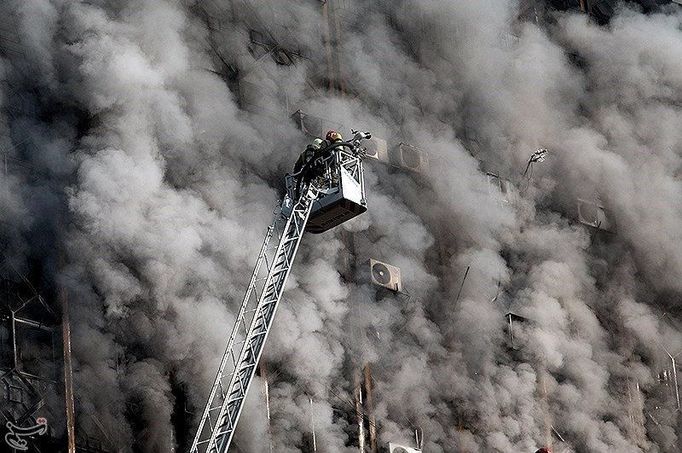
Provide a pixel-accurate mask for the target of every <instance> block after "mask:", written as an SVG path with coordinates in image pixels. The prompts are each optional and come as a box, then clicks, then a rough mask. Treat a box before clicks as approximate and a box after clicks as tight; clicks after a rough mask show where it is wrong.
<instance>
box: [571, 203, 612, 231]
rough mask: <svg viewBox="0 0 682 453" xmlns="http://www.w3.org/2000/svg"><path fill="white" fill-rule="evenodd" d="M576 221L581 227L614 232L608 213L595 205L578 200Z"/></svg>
mask: <svg viewBox="0 0 682 453" xmlns="http://www.w3.org/2000/svg"><path fill="white" fill-rule="evenodd" d="M578 221H579V222H580V223H582V224H583V225H587V226H591V227H593V228H598V229H600V230H604V231H609V232H614V231H615V225H614V223H613V222H612V221H611V220H610V216H609V213H608V211H607V210H606V209H605V208H604V207H603V206H600V205H599V204H597V203H594V202H592V201H587V200H582V199H580V198H578Z"/></svg>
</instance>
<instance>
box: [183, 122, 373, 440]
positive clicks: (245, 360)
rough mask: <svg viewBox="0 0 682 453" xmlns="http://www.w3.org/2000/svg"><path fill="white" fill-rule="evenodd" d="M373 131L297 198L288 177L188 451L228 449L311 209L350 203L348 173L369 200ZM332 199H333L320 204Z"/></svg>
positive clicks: (336, 154)
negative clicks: (366, 156)
mask: <svg viewBox="0 0 682 453" xmlns="http://www.w3.org/2000/svg"><path fill="white" fill-rule="evenodd" d="M369 137H370V135H369V134H368V133H362V132H360V133H356V134H355V137H354V138H353V140H352V141H350V142H342V143H336V144H334V145H333V154H332V155H331V158H330V159H328V160H325V161H324V162H325V169H324V171H322V172H321V173H320V176H318V177H317V178H314V179H313V180H312V181H310V182H309V183H306V184H305V185H304V187H303V190H302V191H301V194H300V196H298V199H294V195H293V194H294V191H293V189H292V188H291V184H290V183H291V177H288V178H287V180H288V185H289V186H290V187H289V188H290V190H289V193H288V194H287V195H286V196H285V197H284V201H283V203H282V206H281V208H280V209H279V210H278V211H277V212H276V214H275V219H274V220H273V222H272V224H271V225H270V227H269V228H268V231H267V234H266V235H265V240H264V241H263V245H262V246H261V249H260V252H259V254H258V259H257V260H256V265H255V268H254V270H253V274H252V275H251V280H250V282H249V286H248V288H247V290H246V294H245V295H244V299H243V301H242V304H241V307H240V309H239V312H238V314H237V317H236V320H235V323H234V327H233V329H232V332H231V334H230V337H229V340H228V344H227V348H226V349H225V353H224V354H223V357H222V359H221V361H220V367H219V368H218V373H217V374H216V377H215V381H214V383H213V387H212V388H211V392H210V394H209V398H208V402H207V404H206V407H205V408H204V411H203V414H202V417H201V420H200V422H199V427H198V429H197V433H196V436H195V437H194V441H193V442H192V447H191V449H190V453H225V452H227V450H228V448H229V446H230V443H231V441H232V437H233V435H234V431H235V428H236V426H237V421H238V420H239V416H240V414H241V411H242V409H243V407H244V399H245V398H246V394H247V392H248V390H249V387H250V385H251V382H252V380H253V376H254V374H255V371H256V367H257V366H258V361H259V360H260V357H261V354H262V352H263V346H264V345H265V341H266V339H267V336H268V333H269V331H270V327H271V326H272V321H273V319H274V317H275V312H276V311H277V306H278V304H279V301H280V300H281V298H282V294H283V292H284V286H285V284H286V281H287V278H288V277H289V273H290V272H291V269H292V266H293V264H294V258H295V257H296V252H297V251H298V246H299V244H300V243H301V238H302V237H303V234H304V232H305V229H306V225H307V224H308V219H309V218H310V217H311V213H313V216H315V215H317V214H319V215H328V212H329V209H334V208H335V207H336V208H338V207H339V206H342V205H343V206H346V205H347V204H348V203H347V202H348V200H347V199H345V198H344V194H343V180H344V178H346V180H349V181H351V183H350V184H351V185H352V184H354V185H355V186H357V187H356V189H357V192H358V193H357V194H356V195H357V196H358V197H359V198H361V199H362V203H364V202H365V200H364V182H363V180H362V157H361V156H362V153H363V151H364V150H362V149H361V148H360V140H363V139H366V138H369ZM344 175H346V176H344ZM346 184H349V183H348V182H346ZM330 199H331V200H332V202H331V204H328V205H327V206H326V207H325V206H322V205H321V202H324V201H325V200H326V201H329V200H330ZM351 204H352V203H351ZM329 206H331V208H329ZM339 209H342V210H340V211H334V212H340V215H341V216H346V218H352V217H353V216H355V215H357V214H356V213H355V212H351V211H347V210H343V209H345V208H339ZM363 209H365V208H364V205H363ZM273 238H277V241H272V239H273ZM273 242H276V245H273V244H272V243H273Z"/></svg>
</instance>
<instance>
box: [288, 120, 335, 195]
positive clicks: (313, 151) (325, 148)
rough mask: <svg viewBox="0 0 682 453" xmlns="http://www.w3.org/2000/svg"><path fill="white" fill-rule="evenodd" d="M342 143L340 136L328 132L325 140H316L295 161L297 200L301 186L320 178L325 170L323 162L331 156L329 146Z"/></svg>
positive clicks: (333, 132) (332, 131) (331, 131)
mask: <svg viewBox="0 0 682 453" xmlns="http://www.w3.org/2000/svg"><path fill="white" fill-rule="evenodd" d="M341 141H343V137H342V136H341V134H340V133H339V132H337V131H335V130H330V131H328V132H327V134H326V135H325V140H322V139H320V138H316V139H315V140H313V141H312V143H311V144H310V145H308V146H307V147H306V149H305V151H303V152H302V153H301V155H300V156H299V157H298V160H296V164H295V165H294V175H295V176H296V178H297V180H296V193H295V196H296V198H297V199H298V197H299V195H300V193H301V187H302V186H303V184H305V183H307V182H310V181H312V180H314V179H315V178H317V177H319V176H322V174H323V173H324V170H325V161H326V160H327V159H328V158H329V157H330V156H331V153H332V151H333V150H332V149H331V148H330V145H332V144H333V143H338V142H341Z"/></svg>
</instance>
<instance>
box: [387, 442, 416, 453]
mask: <svg viewBox="0 0 682 453" xmlns="http://www.w3.org/2000/svg"><path fill="white" fill-rule="evenodd" d="M388 451H389V453H421V450H418V449H416V448H412V447H405V446H404V445H398V444H394V443H389V444H388Z"/></svg>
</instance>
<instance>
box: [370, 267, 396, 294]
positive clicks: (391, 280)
mask: <svg viewBox="0 0 682 453" xmlns="http://www.w3.org/2000/svg"><path fill="white" fill-rule="evenodd" d="M369 272H370V281H371V282H372V283H373V284H374V285H377V286H383V287H384V288H388V289H390V290H391V291H396V292H401V291H402V289H403V283H402V279H401V278H400V268H398V267H395V266H391V265H390V264H387V263H382V262H381V261H377V260H375V259H370V260H369Z"/></svg>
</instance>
